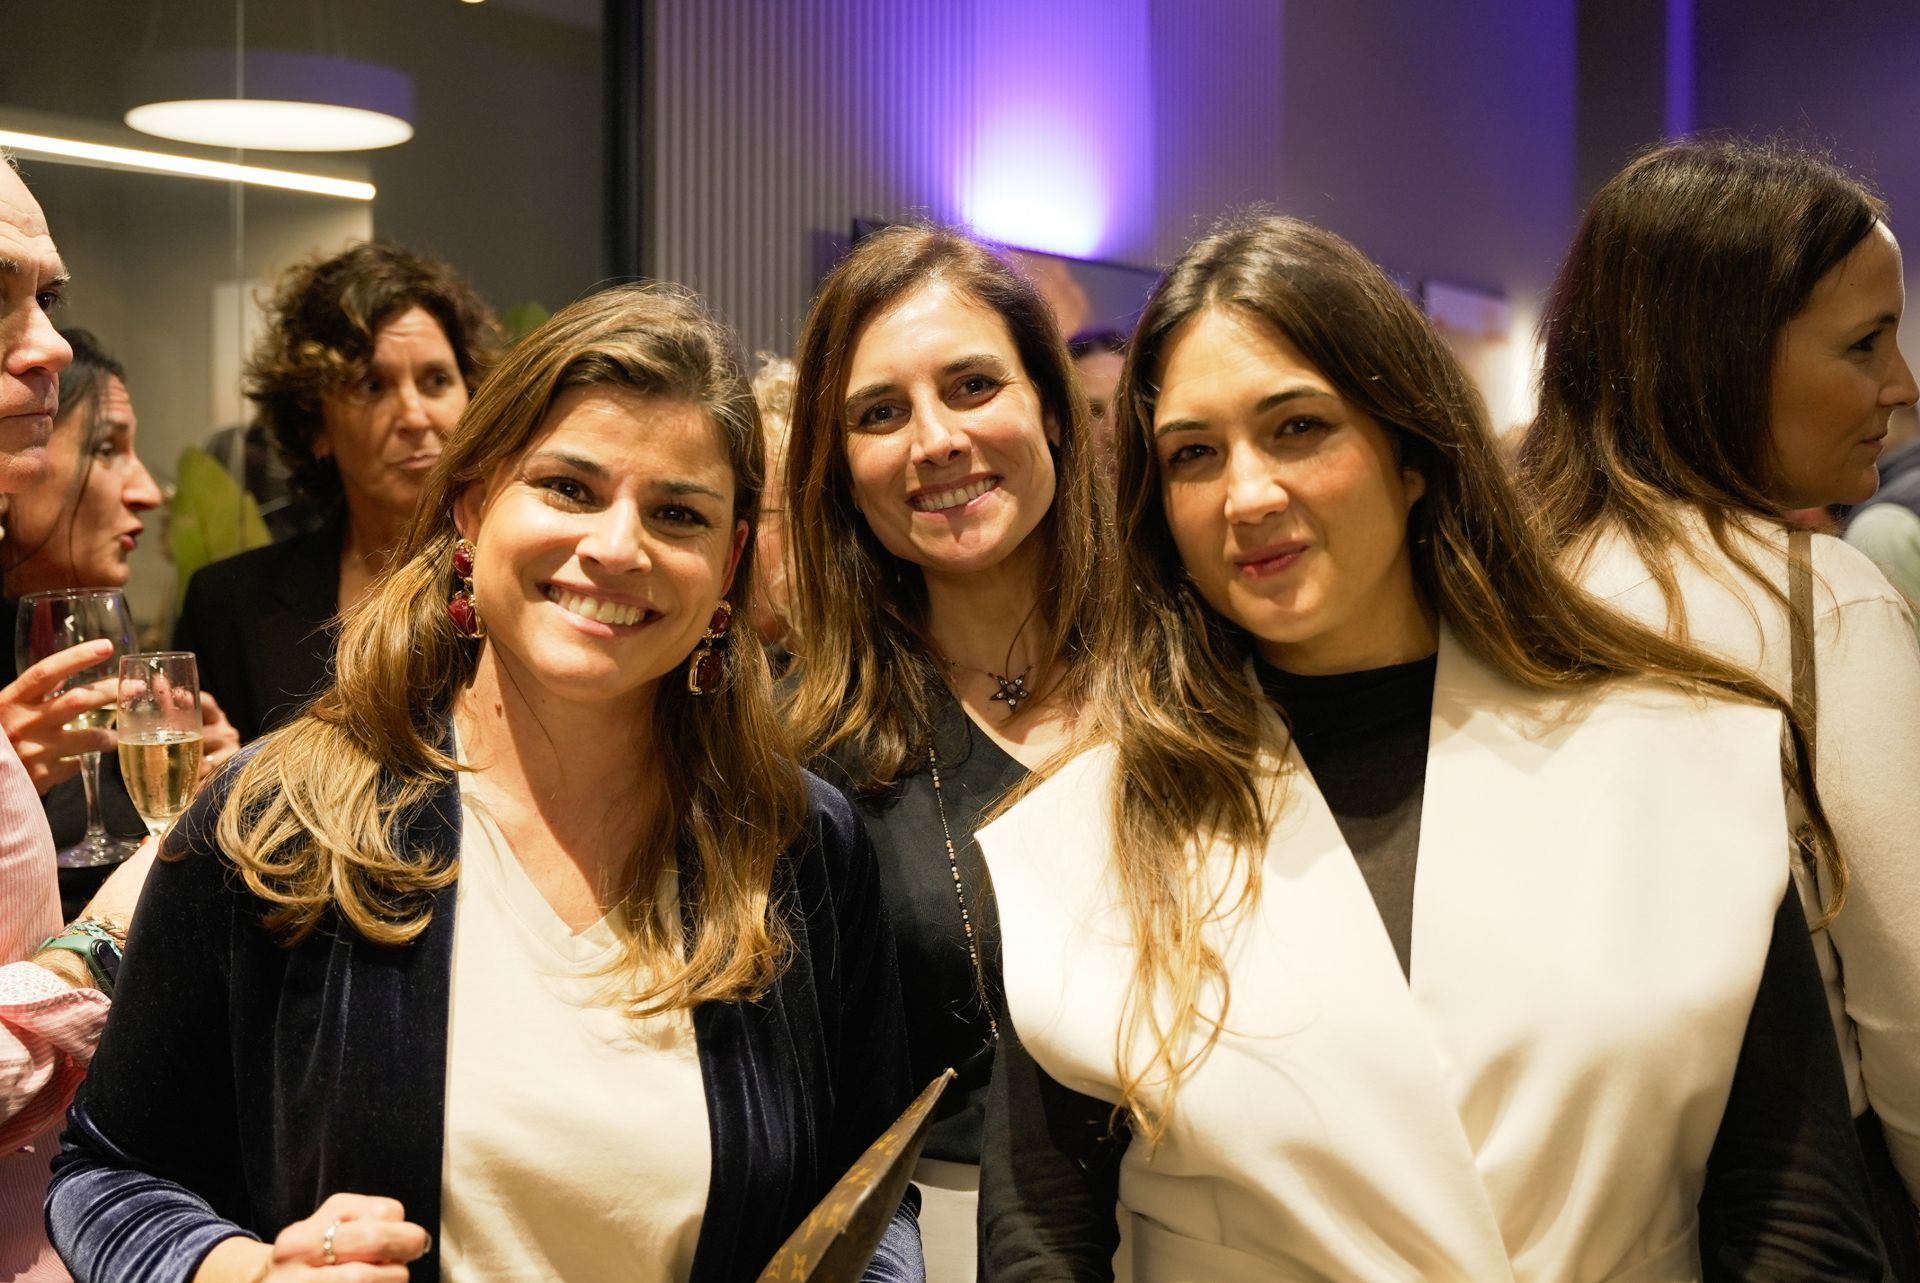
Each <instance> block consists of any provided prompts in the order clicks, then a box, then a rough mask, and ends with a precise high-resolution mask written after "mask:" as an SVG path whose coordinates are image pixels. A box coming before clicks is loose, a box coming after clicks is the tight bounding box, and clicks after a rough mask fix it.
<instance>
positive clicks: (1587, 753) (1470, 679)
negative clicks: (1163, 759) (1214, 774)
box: [978, 635, 1788, 1283]
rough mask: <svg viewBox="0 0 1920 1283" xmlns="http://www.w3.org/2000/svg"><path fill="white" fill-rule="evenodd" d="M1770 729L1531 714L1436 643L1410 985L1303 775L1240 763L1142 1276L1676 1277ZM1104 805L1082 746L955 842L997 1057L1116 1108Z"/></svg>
mask: <svg viewBox="0 0 1920 1283" xmlns="http://www.w3.org/2000/svg"><path fill="white" fill-rule="evenodd" d="M1249 697H1250V698H1251V697H1252V696H1251V694H1250V696H1249ZM1272 729H1273V731H1274V738H1273V742H1274V743H1279V742H1281V737H1282V734H1283V733H1282V732H1281V730H1280V727H1279V723H1278V721H1277V719H1276V720H1275V722H1274V724H1273V728H1272ZM1781 729H1782V728H1781V720H1780V717H1779V716H1778V714H1776V713H1774V712H1772V711H1771V710H1766V709H1761V708H1754V707H1747V706H1743V705H1738V704H1734V703H1731V702H1722V701H1709V700H1704V699H1698V698H1692V697H1688V696H1684V695H1681V694H1679V693H1676V692H1674V691H1671V690H1668V689H1666V688H1660V687H1655V686H1652V685H1648V684H1641V683H1616V684H1613V685H1610V686H1609V687H1607V688H1605V689H1604V690H1603V691H1601V692H1596V693H1594V694H1592V695H1589V696H1587V697H1584V698H1581V699H1578V700H1570V699H1565V698H1549V697H1541V696H1538V695H1535V694H1533V693H1531V692H1527V691H1523V690H1521V689H1518V688H1516V687H1514V686H1513V685H1511V684H1510V683H1508V682H1507V681H1506V680H1505V679H1503V678H1501V677H1499V676H1497V675H1496V674H1494V673H1493V672H1492V671H1490V670H1489V669H1487V668H1486V667H1485V666H1483V665H1482V664H1480V663H1479V662H1478V661H1476V660H1474V659H1473V658H1472V657H1471V656H1469V655H1468V654H1467V653H1466V652H1465V651H1464V650H1462V649H1461V647H1460V646H1459V645H1458V644H1457V643H1455V642H1454V641H1453V640H1452V639H1451V638H1450V637H1447V636H1445V635H1443V636H1442V638H1441V644H1440V655H1439V661H1438V666H1437V675H1436V678H1435V687H1434V699H1433V720H1432V732H1431V745H1430V751H1429V757H1428V762H1427V776H1426V787H1425V793H1424V802H1423V810H1422V815H1421V825H1420V850H1419V860H1418V871H1417V875H1416V882H1415V894H1414V913H1413V956H1412V969H1411V970H1412V976H1411V982H1410V983H1409V980H1408V979H1407V978H1406V977H1404V976H1403V975H1402V972H1401V969H1400V966H1399V963H1398V960H1397V959H1396V957H1395V954H1394V950H1393V945H1392V943H1391V942H1390V940H1389V939H1388V937H1387V933H1386V930H1385V927H1384V926H1383V925H1382V923H1381V920H1380V915H1379V913H1378V911H1377V910H1376V909H1375V906H1374V902H1373V899H1372V897H1371V895H1370V894H1369V892H1368V890H1367V886H1366V883H1365V881H1364V880H1363V879H1362V877H1361V874H1360V871H1359V868H1358V866H1357V865H1356V864H1355V863H1354V860H1353V856H1352V853H1351V852H1350V851H1349V850H1348V849H1347V846H1346V843H1345V842H1344V841H1343V840H1342V838H1341V835H1340V829H1339V827H1338V825H1337V824H1336V823H1335V821H1334V818H1333V815H1332V813H1331V812H1330V811H1329V810H1328V808H1327V804H1326V801H1325V799H1324V798H1323V797H1322V796H1321V795H1320V793H1319V791H1318V790H1317V789H1316V788H1315V787H1314V786H1313V782H1312V779H1311V777H1310V775H1309V774H1308V772H1307V770H1306V767H1305V765H1304V764H1303V763H1302V761H1301V759H1300V757H1299V754H1298V751H1297V750H1295V749H1293V748H1292V747H1291V746H1289V748H1288V750H1287V752H1286V755H1285V757H1284V758H1281V757H1278V756H1275V755H1268V756H1266V757H1265V758H1263V760H1262V762H1261V763H1260V769H1261V771H1262V773H1263V775H1264V776H1265V778H1266V788H1267V789H1268V793H1269V797H1270V799H1271V801H1272V804H1273V805H1274V807H1275V812H1274V813H1275V814H1277V816H1278V818H1277V821H1276V822H1275V824H1274V827H1273V831H1272V834H1271V837H1270V840H1269V841H1268V844H1267V847H1266V850H1265V852H1264V854H1263V857H1262V858H1263V876H1264V886H1263V890H1262V894H1261V895H1260V897H1259V899H1258V901H1257V903H1255V904H1253V905H1252V906H1251V907H1249V908H1248V909H1246V910H1244V911H1243V912H1241V913H1240V914H1239V915H1237V916H1236V917H1235V918H1234V919H1233V920H1232V921H1231V922H1230V923H1228V924H1225V925H1223V926H1220V927H1217V928H1215V929H1214V935H1215V939H1216V943H1217V944H1218V945H1219V946H1220V948H1221V949H1222V950H1223V956H1224V957H1225V958H1226V960H1227V966H1228V971H1229V976H1230V980H1231V984H1232V1006H1231V1008H1230V1010H1229V1012H1228V1017H1227V1030H1226V1032H1225V1033H1224V1034H1223V1035H1222V1036H1221V1038H1220V1040H1219V1042H1218V1043H1217V1044H1216V1045H1215V1046H1214V1047H1213V1048H1212V1049H1211V1050H1210V1051H1209V1052H1208V1053H1207V1054H1206V1056H1205V1057H1204V1058H1203V1059H1202V1060H1201V1061H1200V1062H1199V1063H1198V1064H1197V1065H1195V1066H1194V1067H1193V1068H1192V1069H1190V1070H1189V1071H1188V1073H1187V1076H1186V1077H1185V1078H1184V1079H1183V1080H1182V1082H1181V1085H1180V1088H1179V1091H1178V1095H1177V1097H1176V1105H1175V1112H1174V1114H1173V1120H1172V1123H1171V1126H1170V1129H1169V1131H1168V1133H1167V1135H1166V1138H1165V1139H1164V1141H1163V1142H1162V1143H1161V1145H1160V1146H1159V1148H1158V1150H1157V1152H1149V1148H1148V1146H1147V1145H1145V1144H1144V1143H1138V1142H1136V1143H1135V1144H1133V1145H1131V1146H1129V1147H1128V1150H1127V1153H1126V1156H1125V1158H1124V1160H1123V1162H1122V1166H1121V1175H1120V1201H1121V1212H1122V1215H1123V1218H1124V1219H1126V1220H1128V1221H1130V1225H1129V1228H1130V1230H1131V1235H1132V1244H1133V1248H1132V1250H1133V1259H1132V1265H1133V1277H1134V1278H1135V1279H1136V1280H1139V1281H1140V1283H1203V1281H1204V1283H1254V1281H1255V1280H1260V1281H1261V1283H1271V1281H1273V1280H1301V1281H1304V1280H1338V1281H1340V1283H1349V1281H1352V1283H1360V1281H1363V1280H1364V1281H1369V1283H1371V1281H1374V1280H1378V1281H1379V1283H1404V1280H1408V1279H1421V1280H1429V1281H1432V1283H1439V1281H1442V1280H1449V1281H1459V1283H1506V1281H1513V1283H1522V1281H1525V1283H1533V1281H1538V1283H1587V1281H1589V1280H1591V1281H1594V1283H1598V1281H1600V1280H1608V1281H1610V1283H1691V1281H1693V1280H1697V1279H1698V1278H1699V1277H1700V1267H1699V1258H1698V1248H1697V1244H1696V1237H1697V1235H1696V1229H1695V1206H1696V1204H1697V1202H1698V1200H1699V1195H1700V1191H1701V1186H1702V1182H1703V1177H1704V1172H1705V1169H1706V1161H1707V1154H1708V1151H1709V1150H1710V1149H1711V1147H1712V1145H1713V1141H1714V1136H1715V1134H1716V1132H1717V1130H1718V1127H1719V1123H1720V1118H1721V1114H1722V1112H1723V1111H1724V1109H1725V1105H1726V1100H1727V1094H1728V1090H1729V1087H1730V1085H1731V1082H1732V1077H1733V1070H1734V1064H1735V1060H1736V1058H1737V1056H1738V1053H1739V1049H1740V1045H1741V1042H1742V1039H1743V1037H1744V1034H1745V1029H1746V1023H1747V1016H1748V1012H1749V1010H1750V1008H1751V1007H1752V1004H1753V998H1754V994H1755V992H1756V990H1757V988H1758V985H1759V980H1760V974H1761V970H1762V968H1763V966H1764V963H1765V961H1766V955H1767V950H1768V943H1769V939H1770V936H1771V932H1772V928H1773V922H1774V918H1775V915H1776V913H1777V912H1778V909H1779V905H1780V899H1781V897H1782V895H1784V894H1785V888H1786V883H1787V866H1788V842H1787V836H1786V833H1787V827H1786V812H1785V804H1784V801H1783V790H1782V787H1781V783H1780V734H1781ZM1112 781H1113V756H1112V753H1111V751H1110V750H1108V749H1096V750H1094V751H1091V752H1089V753H1087V754H1085V755H1083V756H1081V757H1080V758H1077V759H1075V760H1074V761H1073V762H1071V763H1069V764H1068V765H1067V766H1066V767H1065V768H1064V769H1062V770H1061V771H1060V772H1059V773H1057V774H1056V775H1054V776H1053V777H1052V778H1051V779H1049V780H1048V781H1047V782H1046V783H1045V784H1043V785H1041V786H1040V787H1039V788H1037V789H1036V790H1034V792H1033V793H1031V794H1030V795H1029V796H1027V797H1026V798H1024V799H1023V800H1022V801H1021V802H1020V803H1019V804H1018V805H1016V806H1014V807H1013V808H1012V809H1011V810H1009V811H1008V812H1007V813H1006V814H1005V815H1003V816H1002V817H1001V818H1000V819H998V820H997V821H995V822H994V823H993V824H991V825H990V826H988V827H986V828H984V829H982V830H981V831H980V833H979V835H978V838H979V842H980V847H981V850H982V851H983V852H984V853H985V856H986V860H987V864H988V866H989V868H990V870H991V872H992V876H993V885H994V891H995V896H996V898H997V900H998V904H999V912H1000V925H1001V935H1002V948H1003V951H1004V953H1003V960H1004V966H1005V975H1006V993H1007V1002H1008V1006H1009V1009H1010V1015H1011V1018H1012V1020H1013V1024H1014V1027H1015V1029H1016V1030H1017V1032H1018V1034H1019V1036H1020V1038H1021V1040H1022V1042H1023V1043H1024V1044H1025V1046H1026V1047H1027V1048H1028V1050H1029V1051H1030V1052H1031V1053H1032V1055H1033V1057H1034V1059H1035V1060H1036V1061H1037V1062H1038V1063H1039V1065H1040V1066H1041V1067H1042V1068H1043V1069H1044V1070H1046V1072H1047V1073H1048V1074H1050V1075H1051V1076H1052V1077H1053V1078H1055V1079H1056V1080H1057V1081H1059V1082H1060V1083H1062V1084H1063V1085H1065V1086H1067V1087H1070V1088H1072V1089H1074V1090H1076V1091H1079V1092H1082V1093H1085V1094H1088V1095H1092V1096H1095V1097H1098V1098H1101V1099H1104V1100H1109V1101H1117V1100H1118V1099H1119V1097H1120V1092H1119V1089H1118V1085H1117V1083H1118V1079H1117V1075H1116V1073H1115V1068H1114V1055H1115V1044H1116V1031H1117V1030H1118V1029H1119V1027H1120V1021H1121V1014H1122V1010H1123V1006H1124V1003H1125V1001H1126V996H1127V992H1128V987H1129V983H1130V977H1131V974H1132V968H1133V958H1134V948H1133V940H1132V936H1133V933H1132V929H1131V925H1130V923H1129V920H1128V917H1127V914H1126V910H1125V907H1124V903H1123V902H1122V900H1121V898H1120V893H1119V887H1118V882H1117V879H1116V877H1115V874H1114V870H1113V865H1112V861H1111V848H1112V838H1111V833H1112V829H1111V818H1110V807H1109V797H1110V790H1111V786H1112ZM1224 860H1225V853H1224V852H1222V851H1220V850H1218V849H1214V850H1212V851H1210V852H1209V853H1208V855H1207V858H1206V862H1205V864H1206V869H1205V873H1204V876H1206V877H1207V878H1208V879H1209V881H1211V882H1214V883H1216V884H1217V883H1218V882H1219V881H1220V880H1221V872H1220V871H1221V869H1222V868H1223V866H1224ZM1143 1048H1144V1044H1139V1045H1137V1046H1136V1047H1135V1049H1134V1054H1136V1055H1139V1056H1142V1057H1143V1058H1144V1050H1143Z"/></svg>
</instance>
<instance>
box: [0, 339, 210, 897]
mask: <svg viewBox="0 0 1920 1283" xmlns="http://www.w3.org/2000/svg"><path fill="white" fill-rule="evenodd" d="M61 335H62V337H63V338H64V339H65V340H66V341H67V344H68V346H69V347H71V348H72V350H73V354H74V359H73V363H72V364H71V365H69V366H68V367H67V369H66V370H65V371H64V372H63V373H62V374H61V376H60V410H59V413H58V415H57V416H56V417H55V419H54V428H53V435H52V437H51V439H50V440H49V441H48V443H47V456H48V476H47V480H46V482H45V483H44V484H42V485H41V486H39V487H37V488H35V489H33V490H31V491H27V492H25V493H22V494H19V495H16V496H13V497H12V498H11V500H10V502H9V505H8V507H7V510H6V513H5V518H4V521H3V522H0V525H3V526H4V532H0V583H3V584H4V589H5V598H6V600H5V602H4V603H0V609H5V610H6V611H7V614H8V617H10V618H15V619H16V620H17V633H16V637H17V642H18V644H17V645H16V646H15V647H14V648H12V649H11V650H7V649H6V648H0V680H3V681H4V682H5V683H6V684H5V685H4V686H0V730H4V732H5V734H6V736H7V738H8V740H9V741H11V742H12V744H13V746H14V750H15V752H17V753H18V754H19V755H20V758H21V761H22V762H23V763H24V764H25V765H26V767H27V772H28V774H29V776H30V777H31V778H32V779H33V781H34V786H35V788H36V789H38V790H39V792H40V795H41V799H42V803H43V805H44V807H45V809H46V812H47V818H48V822H49V823H50V824H51V825H52V827H53V831H54V839H55V842H56V844H58V845H59V846H60V847H61V850H62V858H61V863H62V865H63V867H64V868H66V869H68V870H71V871H68V872H64V873H63V874H62V877H61V892H62V898H63V899H64V900H65V901H66V902H67V903H68V906H69V909H71V908H72V907H73V906H75V905H77V904H78V903H80V902H82V901H84V900H85V898H86V897H87V896H88V895H90V894H91V893H92V891H93V890H94V889H95V888H97V887H98V886H99V885H100V882H101V879H102V878H103V877H104V876H105V874H104V870H105V869H106V868H107V867H110V866H111V865H113V864H115V863H117V862H118V861H120V860H123V859H125V858H126V856H127V853H128V852H130V851H131V850H132V849H133V846H134V844H135V842H137V840H138V839H139V838H140V837H141V836H142V835H143V834H144V833H145V832H146V826H145V824H144V823H143V822H142V821H141V819H140V817H139V814H138V813H137V811H136V810H135V808H134V807H133V806H132V805H131V804H130V802H129V801H128V798H127V792H126V789H125V788H124V787H123V785H122V783H121V780H120V775H119V767H118V764H117V763H116V762H115V761H114V760H113V757H112V750H113V739H112V735H111V733H110V732H109V731H108V729H107V727H108V726H110V725H111V722H112V710H113V702H114V678H115V673H116V670H115V666H114V661H113V656H116V655H120V654H124V653H126V652H127V651H129V650H131V649H132V648H133V627H132V623H131V621H130V620H129V619H128V617H127V615H126V606H125V602H124V601H123V600H122V599H121V596H120V592H119V590H120V589H121V588H122V587H123V586H124V585H125V584H126V582H127V578H128V573H129V572H128V557H129V556H130V555H131V553H132V552H133V549H134V547H135V546H136V544H137V543H138V541H139V539H140V536H141V535H142V533H143V532H144V530H145V517H146V514H147V513H149V512H151V511H152V510H153V509H154V508H155V507H157V506H158V505H159V503H160V499H161V496H160V491H159V488H158V486H156V485H155V484H154V480H153V477H152V475H151V474H150V473H149V472H148V471H147V469H146V466H145V465H144V464H143V463H141V461H140V457H139V455H138V454H137V453H136V452H135V445H136V441H137V436H136V433H137V431H138V427H139V422H138V419H137V418H136V416H135V413H134V406H133V401H132V398H131V397H130V395H129V394H128V391H127V384H126V371H125V369H124V368H123V367H122V366H121V364H120V363H119V362H118V361H117V360H115V359H114V358H113V356H112V355H111V354H110V353H108V352H107V351H106V349H105V348H104V347H103V346H102V345H101V343H100V341H99V340H98V339H97V338H95V337H94V336H93V335H92V334H91V333H89V332H88V331H86V330H82V329H77V328H73V329H67V330H64V331H62V332H61ZM63 603H64V604H63ZM33 611H39V612H41V615H40V616H39V617H38V618H37V619H36V618H34V617H31V616H32V612H33ZM96 638H104V639H106V640H108V641H110V642H111V643H112V645H113V649H112V650H111V651H109V652H105V653H104V654H103V655H101V656H98V657H95V658H92V659H82V657H81V656H79V655H77V654H65V653H64V652H67V651H69V649H70V648H71V647H72V646H73V645H75V644H76V643H79V642H83V641H88V640H92V639H96ZM56 657H58V658H57V659H56ZM50 659H52V660H54V661H55V662H53V663H51V664H48V665H47V666H45V667H42V668H39V669H37V670H36V669H33V668H32V667H31V666H32V665H35V664H38V663H40V662H41V661H45V660H50ZM9 664H12V665H14V666H13V667H8V665H9ZM203 720H204V723H205V732H204V733H205V737H206V743H207V745H208V751H209V753H210V754H211V758H212V760H213V761H215V762H218V761H221V760H224V759H225V757H226V756H227V755H228V754H230V753H231V752H232V751H233V750H234V748H235V747H237V745H238V743H239V739H238V736H237V735H236V734H235V733H234V731H233V728H232V727H231V726H230V725H229V724H228V723H227V720H226V718H225V717H224V716H223V715H222V713H221V711H220V708H219V706H218V705H217V704H215V703H214V702H213V701H212V700H211V699H209V700H207V701H205V702H204V707H203ZM102 754H105V755H106V759H105V761H104V762H103V761H102ZM83 763H84V769H85V772H86V774H87V775H88V777H89V778H90V779H93V780H95V781H96V782H97V783H96V786H94V787H92V791H91V797H90V796H89V788H88V787H86V786H83V782H82V781H81V780H79V779H76V778H74V777H75V776H76V774H79V773H81V771H82V768H83Z"/></svg>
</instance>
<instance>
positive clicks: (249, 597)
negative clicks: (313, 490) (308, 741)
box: [173, 521, 345, 744]
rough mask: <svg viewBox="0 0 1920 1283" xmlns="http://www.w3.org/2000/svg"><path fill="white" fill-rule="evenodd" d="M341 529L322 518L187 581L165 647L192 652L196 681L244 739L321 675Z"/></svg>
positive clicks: (329, 648)
mask: <svg viewBox="0 0 1920 1283" xmlns="http://www.w3.org/2000/svg"><path fill="white" fill-rule="evenodd" d="M344 533H345V531H344V529H343V527H342V526H341V524H340V523H339V522H338V521H331V522H328V523H327V524H326V525H324V526H322V527H320V528H319V529H318V530H315V531H313V532H311V533H309V534H304V535H295V536H294V537H293V538H291V539H288V540H285V541H284V542H281V543H276V544H268V545H267V546H266V547H264V548H254V549H252V550H251V551H248V552H243V553H240V554H239V555H237V556H233V557H228V558H226V559H225V560H223V561H216V562H213V563H211V564H210V565H206V566H202V567H201V568H200V569H199V570H198V571H196V572H194V576H193V578H192V579H191V580H189V581H188V583H187V598H186V601H185V602H184V603H183V604H182V605H181V607H180V618H179V620H178V621H176V622H175V624H174V626H173V647H174V649H175V650H190V651H192V652H193V653H194V654H195V655H196V656H198V657H199V669H200V689H202V690H207V691H212V692H213V697H214V698H215V699H217V700H219V701H220V707H221V708H222V709H224V710H226V714H227V718H228V720H230V721H231V722H232V723H233V725H234V728H235V729H236V730H238V731H239V732H240V742H241V743H243V744H245V743H250V742H251V741H253V740H255V739H258V738H259V737H260V736H261V735H262V734H264V733H265V732H267V731H270V730H272V729H273V728H274V727H276V726H278V725H280V723H282V722H284V721H286V720H287V719H288V718H290V717H292V716H293V715H294V714H295V713H297V712H299V711H300V709H301V708H302V706H304V705H305V704H306V702H307V701H308V700H309V699H311V698H312V697H313V696H315V695H317V694H318V693H319V692H320V690H321V689H322V688H323V687H324V686H325V685H326V684H327V680H328V671H327V670H328V667H329V665H330V664H331V663H332V662H333V643H334V636H335V633H334V628H333V617H334V615H335V614H336V613H337V611H338V609H339V602H340V541H341V539H342V537H343V536H344Z"/></svg>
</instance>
